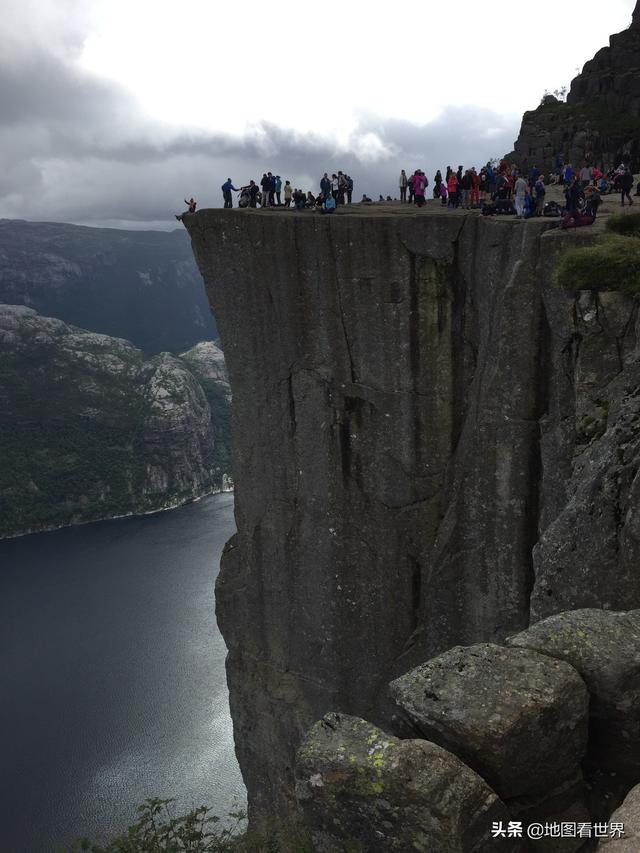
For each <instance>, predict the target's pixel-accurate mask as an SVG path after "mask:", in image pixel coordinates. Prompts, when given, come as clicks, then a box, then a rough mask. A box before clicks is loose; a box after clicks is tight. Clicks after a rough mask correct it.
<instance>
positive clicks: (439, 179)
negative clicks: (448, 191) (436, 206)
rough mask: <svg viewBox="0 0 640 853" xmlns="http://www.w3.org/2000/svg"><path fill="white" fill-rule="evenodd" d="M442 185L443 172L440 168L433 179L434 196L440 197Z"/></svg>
mask: <svg viewBox="0 0 640 853" xmlns="http://www.w3.org/2000/svg"><path fill="white" fill-rule="evenodd" d="M441 185H442V172H441V171H440V169H438V171H437V172H436V176H435V178H434V179H433V197H434V198H440V187H441Z"/></svg>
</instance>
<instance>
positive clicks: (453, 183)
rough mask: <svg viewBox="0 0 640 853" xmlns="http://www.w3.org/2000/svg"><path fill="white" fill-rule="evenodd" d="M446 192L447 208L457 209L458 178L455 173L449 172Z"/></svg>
mask: <svg viewBox="0 0 640 853" xmlns="http://www.w3.org/2000/svg"><path fill="white" fill-rule="evenodd" d="M447 191H448V193H449V204H448V205H447V206H448V207H450V208H451V207H457V206H458V178H457V177H456V173H455V172H451V174H450V175H449V180H448V181H447Z"/></svg>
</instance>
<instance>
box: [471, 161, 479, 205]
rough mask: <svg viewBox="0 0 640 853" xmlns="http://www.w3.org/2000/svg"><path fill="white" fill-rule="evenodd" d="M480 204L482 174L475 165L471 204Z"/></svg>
mask: <svg viewBox="0 0 640 853" xmlns="http://www.w3.org/2000/svg"><path fill="white" fill-rule="evenodd" d="M479 204H480V175H479V174H478V173H477V172H476V167H475V166H474V167H473V169H472V170H471V206H472V207H473V206H474V205H479Z"/></svg>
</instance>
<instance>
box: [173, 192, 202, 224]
mask: <svg viewBox="0 0 640 853" xmlns="http://www.w3.org/2000/svg"><path fill="white" fill-rule="evenodd" d="M184 203H185V204H186V205H187V208H188V209H187V210H185V212H184V213H180V214H178V213H176V219H177V220H178V222H182V217H183V216H186V214H187V213H195V212H196V206H197V204H198V203H197V201H196V200H195V199H194V198H193V196H191V198H190V199H189V201H187V200H186V198H185V200H184Z"/></svg>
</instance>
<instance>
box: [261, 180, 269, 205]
mask: <svg viewBox="0 0 640 853" xmlns="http://www.w3.org/2000/svg"><path fill="white" fill-rule="evenodd" d="M260 188H261V190H262V201H261V202H260V207H266V206H267V205H268V204H269V189H270V188H271V178H268V177H267V173H266V172H263V173H262V178H261V179H260Z"/></svg>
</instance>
